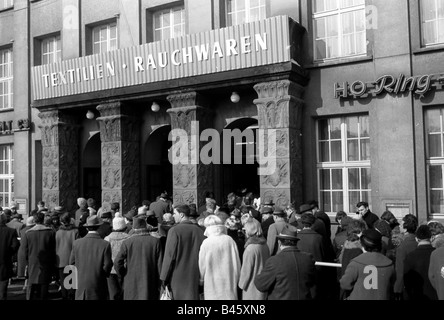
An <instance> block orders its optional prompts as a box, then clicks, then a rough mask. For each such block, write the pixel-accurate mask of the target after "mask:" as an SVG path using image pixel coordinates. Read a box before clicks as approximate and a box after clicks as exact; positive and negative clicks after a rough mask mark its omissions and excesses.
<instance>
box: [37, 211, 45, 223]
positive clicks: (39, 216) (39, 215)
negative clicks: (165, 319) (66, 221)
mask: <svg viewBox="0 0 444 320" xmlns="http://www.w3.org/2000/svg"><path fill="white" fill-rule="evenodd" d="M34 221H35V223H38V224H43V222H44V221H45V214H44V213H43V212H42V211H39V212H36V214H35V215H34Z"/></svg>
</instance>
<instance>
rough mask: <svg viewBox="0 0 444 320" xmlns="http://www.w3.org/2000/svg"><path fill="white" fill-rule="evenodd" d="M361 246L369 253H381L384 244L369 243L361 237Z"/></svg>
mask: <svg viewBox="0 0 444 320" xmlns="http://www.w3.org/2000/svg"><path fill="white" fill-rule="evenodd" d="M360 240H361V245H362V247H363V248H364V250H365V251H367V252H381V250H382V243H379V244H375V243H371V242H368V241H365V237H362V236H361V239H360Z"/></svg>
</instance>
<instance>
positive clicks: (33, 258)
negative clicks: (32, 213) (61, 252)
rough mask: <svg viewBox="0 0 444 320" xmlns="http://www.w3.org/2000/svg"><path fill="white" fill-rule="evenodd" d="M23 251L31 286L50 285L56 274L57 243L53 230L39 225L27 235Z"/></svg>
mask: <svg viewBox="0 0 444 320" xmlns="http://www.w3.org/2000/svg"><path fill="white" fill-rule="evenodd" d="M23 240H24V241H23V250H24V252H25V256H26V263H27V265H28V285H29V284H49V283H50V282H51V278H52V275H53V274H54V272H55V265H56V241H55V233H54V231H53V230H52V229H51V228H48V227H45V226H44V225H41V224H37V225H35V226H34V227H32V228H31V229H29V230H28V231H27V232H26V233H25V237H24V238H23Z"/></svg>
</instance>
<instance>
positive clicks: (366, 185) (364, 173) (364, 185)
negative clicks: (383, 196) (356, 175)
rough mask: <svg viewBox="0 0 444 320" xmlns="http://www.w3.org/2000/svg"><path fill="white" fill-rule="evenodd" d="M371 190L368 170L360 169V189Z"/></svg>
mask: <svg viewBox="0 0 444 320" xmlns="http://www.w3.org/2000/svg"><path fill="white" fill-rule="evenodd" d="M371 188H372V186H371V177H370V168H361V189H367V190H370V189H371Z"/></svg>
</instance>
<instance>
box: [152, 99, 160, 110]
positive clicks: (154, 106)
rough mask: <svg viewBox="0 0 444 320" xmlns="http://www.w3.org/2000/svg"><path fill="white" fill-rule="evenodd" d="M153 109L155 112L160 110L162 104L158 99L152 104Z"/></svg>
mask: <svg viewBox="0 0 444 320" xmlns="http://www.w3.org/2000/svg"><path fill="white" fill-rule="evenodd" d="M151 110H153V112H158V111H159V110H160V106H159V104H158V103H157V102H156V101H154V102H153V104H152V105H151Z"/></svg>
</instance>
